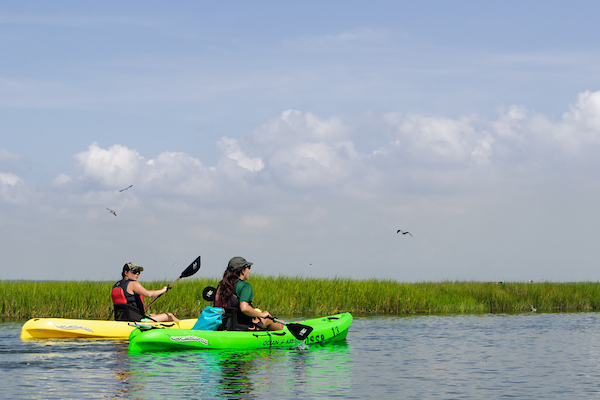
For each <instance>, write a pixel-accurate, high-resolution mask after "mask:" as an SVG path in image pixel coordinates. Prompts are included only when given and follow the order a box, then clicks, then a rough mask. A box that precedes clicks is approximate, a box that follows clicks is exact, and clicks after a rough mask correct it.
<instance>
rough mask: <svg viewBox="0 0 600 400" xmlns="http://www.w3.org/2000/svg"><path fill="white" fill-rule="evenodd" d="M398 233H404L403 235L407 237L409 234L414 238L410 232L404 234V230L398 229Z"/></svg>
mask: <svg viewBox="0 0 600 400" xmlns="http://www.w3.org/2000/svg"><path fill="white" fill-rule="evenodd" d="M396 233H402V234H403V235H406V234H407V233H408V234H409V235H410V236H412V233H410V232H403V231H402V229H398V232H396ZM413 237H414V236H413Z"/></svg>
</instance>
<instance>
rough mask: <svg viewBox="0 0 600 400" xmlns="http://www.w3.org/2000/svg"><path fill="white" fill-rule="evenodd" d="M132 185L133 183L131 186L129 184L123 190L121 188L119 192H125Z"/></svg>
mask: <svg viewBox="0 0 600 400" xmlns="http://www.w3.org/2000/svg"><path fill="white" fill-rule="evenodd" d="M130 187H133V185H129V186H127V187H126V188H125V189H121V190H119V192H124V191H126V190H127V189H129V188H130Z"/></svg>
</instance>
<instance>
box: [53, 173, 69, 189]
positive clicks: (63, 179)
mask: <svg viewBox="0 0 600 400" xmlns="http://www.w3.org/2000/svg"><path fill="white" fill-rule="evenodd" d="M71 181H72V179H71V177H70V176H68V175H66V174H59V175H58V176H57V177H56V178H54V180H53V181H52V183H53V184H54V185H55V186H63V185H65V184H67V183H69V182H71Z"/></svg>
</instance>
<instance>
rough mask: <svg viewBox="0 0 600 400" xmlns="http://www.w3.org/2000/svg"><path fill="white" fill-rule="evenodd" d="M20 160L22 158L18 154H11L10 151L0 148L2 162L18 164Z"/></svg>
mask: <svg viewBox="0 0 600 400" xmlns="http://www.w3.org/2000/svg"><path fill="white" fill-rule="evenodd" d="M20 160H21V157H19V155H18V154H15V153H11V152H10V151H8V150H5V149H3V148H2V147H0V162H16V161H20Z"/></svg>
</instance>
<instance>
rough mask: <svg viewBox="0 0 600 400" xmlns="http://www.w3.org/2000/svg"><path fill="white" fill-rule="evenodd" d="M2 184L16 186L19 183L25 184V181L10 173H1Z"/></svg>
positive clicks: (0, 180)
mask: <svg viewBox="0 0 600 400" xmlns="http://www.w3.org/2000/svg"><path fill="white" fill-rule="evenodd" d="M0 182H1V183H2V184H3V185H7V186H15V185H16V184H18V183H23V179H21V178H19V177H18V176H17V175H15V174H11V173H9V172H0Z"/></svg>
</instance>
